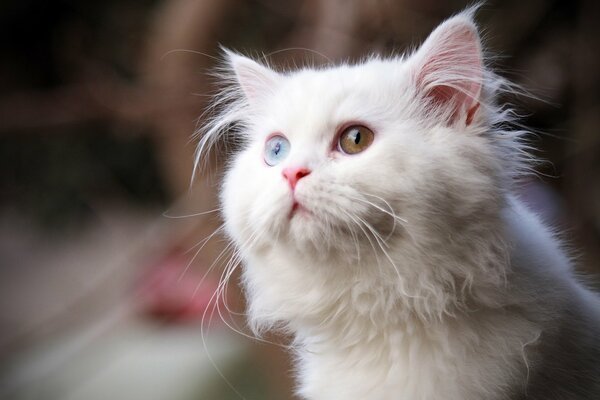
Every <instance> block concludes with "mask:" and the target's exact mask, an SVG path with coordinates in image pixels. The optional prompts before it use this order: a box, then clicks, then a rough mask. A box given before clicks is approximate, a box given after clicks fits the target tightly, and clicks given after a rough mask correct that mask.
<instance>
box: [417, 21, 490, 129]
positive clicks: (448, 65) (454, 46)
mask: <svg viewBox="0 0 600 400" xmlns="http://www.w3.org/2000/svg"><path fill="white" fill-rule="evenodd" d="M421 51H422V52H424V53H425V54H424V55H423V56H422V57H423V58H422V60H423V61H424V62H423V63H422V64H421V67H420V71H419V73H418V75H417V85H418V87H420V88H421V90H423V92H424V93H423V94H424V97H425V98H426V99H428V100H429V101H430V104H431V105H432V106H433V107H434V108H435V109H437V110H440V111H441V112H442V115H444V116H445V117H447V120H446V121H445V122H446V123H447V124H448V125H452V124H454V123H455V122H457V121H458V120H460V119H462V118H464V121H465V123H466V124H467V125H469V124H471V122H472V121H473V118H474V115H475V113H476V111H477V109H478V107H479V96H480V92H481V84H482V79H483V67H482V60H481V50H480V44H479V37H478V35H477V31H476V30H475V27H474V25H472V24H467V23H465V22H464V21H456V22H455V21H452V20H451V21H448V22H447V23H446V24H443V25H441V26H440V27H439V28H438V29H437V30H436V31H434V32H433V33H432V35H431V36H430V38H429V39H428V40H427V42H426V43H425V44H424V45H423V48H422V49H421Z"/></svg>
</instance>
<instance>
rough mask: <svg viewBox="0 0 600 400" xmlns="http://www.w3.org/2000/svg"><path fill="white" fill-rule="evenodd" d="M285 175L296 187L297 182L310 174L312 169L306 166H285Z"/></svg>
mask: <svg viewBox="0 0 600 400" xmlns="http://www.w3.org/2000/svg"><path fill="white" fill-rule="evenodd" d="M282 173H283V177H284V178H285V179H287V181H288V183H289V184H290V187H291V188H292V189H295V188H296V183H298V181H299V180H300V179H302V178H304V177H305V176H306V175H308V174H310V169H308V168H304V167H288V168H284V169H283V171H282Z"/></svg>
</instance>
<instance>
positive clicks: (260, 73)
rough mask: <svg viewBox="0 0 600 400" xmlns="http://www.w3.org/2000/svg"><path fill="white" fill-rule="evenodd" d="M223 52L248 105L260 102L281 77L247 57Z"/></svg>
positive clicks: (227, 51) (228, 51)
mask: <svg viewBox="0 0 600 400" xmlns="http://www.w3.org/2000/svg"><path fill="white" fill-rule="evenodd" d="M224 51H225V54H226V56H227V60H228V62H229V66H230V68H231V70H232V71H233V72H234V73H235V77H236V79H237V82H238V84H239V86H240V88H241V89H242V91H243V92H244V94H245V95H246V98H247V99H248V102H249V103H250V104H254V103H256V102H258V101H260V100H261V99H262V98H264V97H265V96H266V95H267V94H268V93H269V92H271V91H272V90H273V89H274V88H275V87H276V86H277V85H278V83H279V80H280V78H281V76H280V75H279V74H278V73H277V72H275V71H273V70H271V69H269V68H267V67H265V66H263V65H261V64H259V63H257V62H256V61H254V60H252V59H250V58H248V57H244V56H242V55H239V54H237V53H234V52H232V51H230V50H226V49H225V50H224Z"/></svg>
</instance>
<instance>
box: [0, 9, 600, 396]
mask: <svg viewBox="0 0 600 400" xmlns="http://www.w3.org/2000/svg"><path fill="white" fill-rule="evenodd" d="M599 4H600V3H599V2H597V1H594V0H579V1H566V0H555V1H551V0H548V1H543V0H527V1H517V0H505V1H488V2H486V3H485V4H484V5H483V6H482V7H481V9H480V11H479V12H478V20H479V22H480V25H481V26H482V29H483V36H484V38H485V42H486V47H487V49H488V50H489V52H490V54H494V55H495V58H494V60H493V63H492V64H493V66H494V67H495V68H496V70H497V71H498V72H500V73H501V75H504V76H506V77H508V78H509V79H511V80H513V81H515V82H517V83H519V84H521V85H523V86H524V87H525V88H526V89H527V90H529V91H530V92H531V94H532V95H533V97H537V98H538V99H541V100H535V99H534V98H520V99H514V98H512V99H507V100H509V101H511V102H514V103H515V104H516V105H517V109H518V110H519V112H520V113H521V115H523V120H524V123H525V124H527V125H528V126H531V127H532V128H533V130H534V131H535V132H536V135H535V136H534V137H533V141H534V145H535V146H536V147H537V148H539V153H538V156H540V157H542V158H543V159H545V160H546V162H545V163H542V164H540V166H539V167H538V169H539V176H538V177H536V178H532V179H530V180H528V181H527V182H524V183H523V185H522V186H521V189H520V192H521V193H520V194H521V195H522V196H523V198H524V199H525V200H526V201H527V202H528V203H529V204H530V206H531V207H532V208H534V209H535V210H536V211H537V212H539V213H540V214H542V215H543V216H544V218H545V219H546V220H547V221H548V222H549V223H551V224H552V225H554V226H556V227H557V228H559V229H560V230H561V231H563V232H565V234H564V238H565V240H566V242H567V243H568V246H569V248H570V249H572V252H573V254H574V255H576V256H577V267H578V269H580V270H581V271H584V272H586V273H588V278H587V279H588V280H589V282H590V284H592V285H595V284H596V283H597V282H598V279H597V274H598V272H600V266H599V260H600V73H599V71H600V24H598V21H599V20H600V6H599ZM466 5H467V2H464V1H458V0H452V1H434V0H397V1H394V0H363V1H359V0H348V1H342V0H303V1H300V0H298V1H278V0H247V1H242V0H118V1H117V0H105V1H101V2H99V1H82V0H19V1H16V0H4V1H2V2H0V49H1V52H0V193H1V196H0V398H2V399H4V398H6V399H45V400H52V399H73V400H75V399H81V400H88V399H131V400H136V399H144V400H153V399H171V400H180V399H181V400H184V399H185V400H187V399H190V400H192V399H198V400H203V399H210V400H215V399H216V400H222V399H249V400H250V399H287V398H291V393H292V373H291V370H290V364H289V360H288V358H287V357H286V355H285V353H284V351H283V347H285V343H286V338H284V337H277V336H273V337H268V338H266V341H265V342H260V341H256V340H252V339H250V338H248V337H246V336H245V334H247V333H248V332H247V330H246V329H245V328H244V323H243V315H241V314H243V306H244V305H243V300H242V298H241V296H240V295H239V291H238V290H237V289H236V285H235V283H236V282H235V281H236V275H235V274H234V275H233V276H232V277H231V279H230V280H231V285H230V287H229V291H228V293H227V294H226V295H225V296H224V297H225V298H226V300H227V301H225V300H216V297H211V296H212V295H213V293H214V292H215V291H216V290H217V285H218V281H219V278H220V275H221V272H222V271H223V264H224V262H226V261H227V259H228V257H229V254H230V251H229V249H225V242H224V241H223V238H222V237H221V236H220V235H218V232H217V234H215V235H214V236H210V235H211V234H212V233H213V232H214V231H215V230H216V229H218V227H219V226H220V222H219V216H218V213H216V212H214V211H212V210H214V209H215V207H216V201H215V195H216V191H217V186H218V180H219V170H218V168H216V169H215V170H214V171H213V172H212V173H210V174H209V173H202V174H200V176H199V177H197V179H196V180H195V181H194V182H193V184H192V185H191V186H190V177H191V172H192V164H193V161H192V159H193V152H194V144H195V141H194V139H191V135H192V133H193V132H194V130H195V129H196V127H197V126H198V124H202V119H201V118H199V116H200V115H201V114H202V112H203V110H204V108H205V106H206V104H207V101H208V99H209V97H210V95H211V94H213V93H214V91H215V86H214V82H212V81H211V79H210V77H209V72H210V69H211V68H212V67H213V66H214V65H215V63H216V62H217V61H218V58H219V57H220V52H219V44H221V45H224V46H226V47H229V48H233V49H236V50H238V51H241V52H243V53H245V54H250V55H255V56H260V57H262V56H263V55H266V56H267V58H268V59H269V60H270V61H271V62H272V63H273V64H274V65H279V66H282V67H286V66H290V65H293V64H294V63H298V64H301V63H303V62H310V63H314V64H317V65H319V64H325V63H327V62H328V59H331V60H341V59H350V60H352V59H357V58H360V57H361V56H363V55H365V54H367V53H372V52H381V53H384V54H386V53H391V52H392V51H396V52H397V51H402V50H403V49H407V48H411V47H414V46H415V45H417V44H418V43H420V42H421V41H422V40H423V39H424V38H425V37H426V36H427V34H428V33H429V32H430V31H431V29H433V28H434V27H435V26H436V25H437V24H438V23H440V22H441V21H442V20H443V19H445V18H447V17H448V16H450V15H452V14H453V13H456V12H458V11H460V10H461V9H462V8H464V7H465V6H466ZM218 161H220V160H217V164H218ZM199 213H201V214H200V215H198V214H199ZM205 238H207V239H208V240H204V239H205ZM203 245H204V247H202V246H203ZM201 247H202V248H201ZM224 249H225V251H224V252H223V250H224ZM220 255H221V257H219V256H220ZM215 260H216V262H215ZM211 266H213V268H212V271H210V272H209V273H208V274H206V271H208V270H209V269H210V268H211ZM594 276H596V278H594ZM215 304H216V305H218V310H216V308H215V307H214V305H215ZM226 307H228V308H230V309H231V312H229V311H227V309H226ZM219 311H221V314H222V316H219V315H218V314H219ZM221 317H222V318H221ZM236 331H239V332H236ZM266 342H273V343H275V344H269V343H266Z"/></svg>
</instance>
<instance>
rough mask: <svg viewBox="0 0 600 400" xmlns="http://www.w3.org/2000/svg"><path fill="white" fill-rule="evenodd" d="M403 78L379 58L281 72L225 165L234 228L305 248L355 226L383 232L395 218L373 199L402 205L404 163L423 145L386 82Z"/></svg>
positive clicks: (408, 165)
mask: <svg viewBox="0 0 600 400" xmlns="http://www.w3.org/2000/svg"><path fill="white" fill-rule="evenodd" d="M379 74H385V75H387V77H388V79H386V80H385V81H383V80H381V79H378V78H379V76H378V75H379ZM403 80H405V79H404V76H403V74H402V68H397V66H396V65H394V63H393V62H379V61H373V62H372V63H370V64H367V65H363V66H361V67H340V68H334V69H329V70H322V71H303V72H300V73H297V74H292V75H287V76H284V77H282V79H281V82H279V85H278V88H277V90H276V91H274V92H272V93H271V94H270V95H269V96H268V98H267V99H265V101H264V102H263V103H261V105H260V107H259V108H258V107H257V108H256V109H255V113H256V114H255V116H254V119H253V126H252V127H251V128H250V132H249V137H250V143H249V145H248V147H247V148H245V149H244V150H243V151H242V152H241V153H240V154H239V155H238V156H237V158H236V159H235V161H234V163H233V165H232V167H231V169H230V170H229V172H228V174H227V178H226V182H225V190H224V193H223V201H224V206H225V212H226V217H227V220H229V221H234V223H235V227H233V229H235V231H237V232H240V233H242V235H241V236H242V237H244V238H249V237H251V236H252V235H253V234H254V235H257V236H260V237H261V239H262V240H268V241H275V240H278V241H281V242H288V243H294V244H295V246H297V247H300V248H301V247H303V246H306V245H309V244H310V245H312V246H313V249H314V248H317V249H318V248H320V247H328V246H332V247H340V246H342V247H346V245H352V246H354V245H355V240H357V239H355V238H353V235H354V236H360V237H363V236H364V233H363V232H362V230H365V231H367V232H368V230H369V229H377V230H378V231H381V232H380V233H381V234H382V235H384V236H386V235H388V234H389V233H390V229H391V227H393V225H394V223H393V221H394V220H393V217H392V216H391V215H388V214H386V213H385V212H383V211H381V210H380V209H383V210H385V211H386V212H389V213H390V214H391V213H392V212H393V211H392V209H390V205H391V204H389V205H388V204H386V201H389V200H391V201H392V202H393V203H394V205H395V207H394V209H398V210H400V209H401V207H399V205H400V204H399V203H402V202H403V201H405V200H406V199H405V197H406V193H407V192H411V191H412V189H410V186H411V185H414V182H411V179H410V177H411V173H410V172H408V171H409V170H411V169H413V168H418V167H417V165H415V163H416V164H419V163H420V162H419V160H423V159H425V158H426V156H425V155H423V154H421V155H419V153H427V152H428V149H427V148H426V146H425V142H424V141H423V140H419V138H418V137H415V134H414V132H415V130H416V129H417V128H416V127H415V126H414V125H413V124H411V122H410V119H408V118H406V116H405V114H406V112H405V111H403V110H406V108H407V106H408V105H407V104H406V100H405V99H403V96H401V95H399V94H396V93H395V91H394V89H393V88H392V87H398V88H400V87H401V86H402V85H403V84H404V83H403ZM361 132H362V133H361ZM371 132H372V136H371ZM342 134H343V138H341V136H342ZM357 134H358V135H359V136H358V137H357ZM361 136H362V137H361ZM340 139H341V140H340ZM340 141H341V142H342V143H341V144H340ZM347 142H348V143H349V142H351V143H349V144H345V143H347ZM350 145H354V147H353V148H350V147H349V146H350ZM344 146H345V147H346V150H344ZM355 151H356V153H355V154H348V153H350V152H355ZM269 164H272V165H269ZM403 171H404V173H403ZM385 199H389V200H385ZM400 217H401V215H398V218H400ZM396 222H397V225H399V224H400V223H401V221H400V220H399V219H398V220H397V221H396ZM369 225H371V227H370V226H369ZM396 230H397V231H398V233H399V232H400V231H401V229H400V226H397V227H396ZM373 240H375V239H373Z"/></svg>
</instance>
